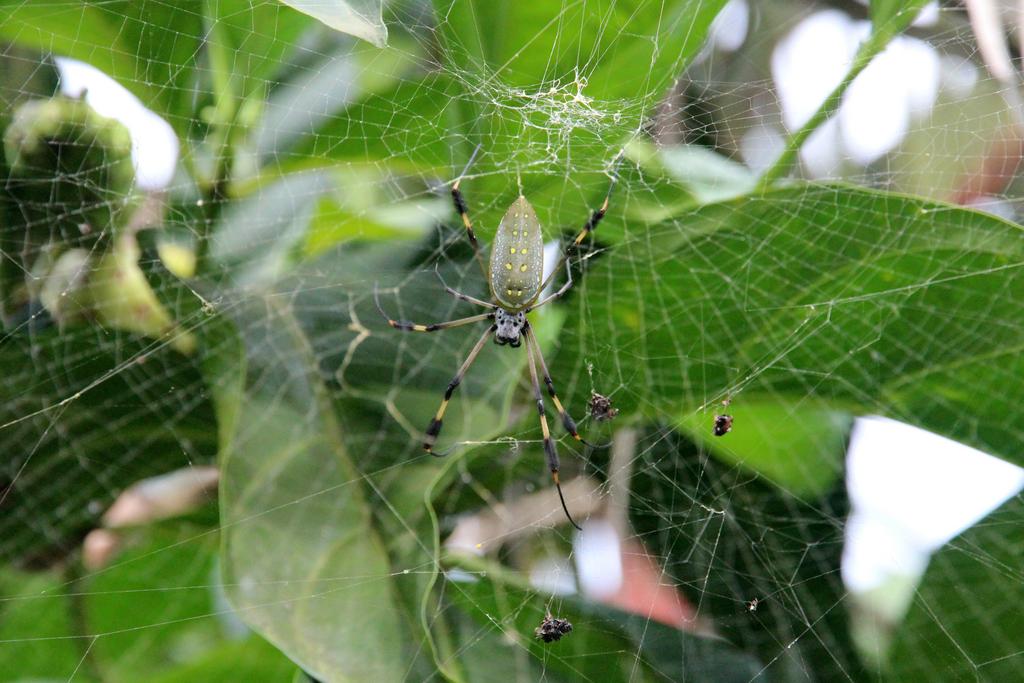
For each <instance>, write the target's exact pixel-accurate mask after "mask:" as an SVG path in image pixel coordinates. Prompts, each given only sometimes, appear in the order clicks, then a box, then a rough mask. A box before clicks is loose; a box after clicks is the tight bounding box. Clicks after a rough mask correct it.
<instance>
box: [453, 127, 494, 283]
mask: <svg viewBox="0 0 1024 683" xmlns="http://www.w3.org/2000/svg"><path fill="white" fill-rule="evenodd" d="M479 151H480V145H477V147H476V149H474V150H473V154H472V156H470V157H469V162H468V163H467V164H466V168H464V169H462V173H461V174H460V175H459V179H458V180H456V181H455V184H454V185H452V202H453V203H454V204H455V211H456V212H457V213H458V214H459V217H460V218H462V224H463V225H464V226H466V236H468V237H469V241H470V243H471V244H472V245H473V253H474V254H475V255H476V262H477V263H478V264H479V265H480V272H481V273H483V274H484V279H485V280H486V279H488V277H487V266H485V265H484V259H483V256H482V255H481V254H480V243H479V242H477V240H476V233H475V232H473V221H471V220H470V219H469V207H467V206H466V198H465V197H463V196H462V192H461V191H460V190H459V184H460V183H461V182H462V176H464V175H465V174H466V171H467V170H468V169H469V167H470V166H471V165H472V164H473V160H474V159H476V155H477V152H479Z"/></svg>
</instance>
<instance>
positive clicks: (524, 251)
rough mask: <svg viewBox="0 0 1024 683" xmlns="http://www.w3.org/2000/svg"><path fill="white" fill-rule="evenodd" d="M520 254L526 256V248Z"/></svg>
mask: <svg viewBox="0 0 1024 683" xmlns="http://www.w3.org/2000/svg"><path fill="white" fill-rule="evenodd" d="M519 253H520V254H522V255H523V256H526V247H523V248H522V249H520V250H519Z"/></svg>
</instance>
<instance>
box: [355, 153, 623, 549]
mask: <svg viewBox="0 0 1024 683" xmlns="http://www.w3.org/2000/svg"><path fill="white" fill-rule="evenodd" d="M479 151H480V148H479V147H477V148H476V150H475V151H474V152H473V155H472V156H471V157H470V159H469V163H467V164H466V168H467V169H468V168H469V166H470V165H472V163H473V160H474V159H475V158H476V155H477V152H479ZM618 159H621V153H620V154H619V155H618V156H617V157H616V161H617V160H618ZM613 163H615V162H614V161H613ZM464 175H465V170H464V171H463V172H462V174H461V175H460V176H459V179H458V180H456V181H455V183H454V184H453V185H452V190H451V194H452V201H453V202H454V204H455V211H456V212H458V214H459V216H460V217H461V218H462V223H463V225H464V226H465V228H466V235H467V237H469V241H470V243H471V244H472V245H473V252H474V254H475V256H476V261H477V263H478V264H479V265H480V270H481V271H482V272H483V276H484V279H486V280H487V282H488V284H489V285H490V290H491V301H483V300H481V299H477V298H474V297H471V296H467V295H465V294H462V293H461V292H457V291H456V290H454V289H452V288H451V287H449V286H448V285H447V284H446V283H445V281H444V279H443V278H441V275H440V273H437V276H438V279H440V280H441V285H442V286H443V287H444V289H445V291H446V292H448V293H449V294H451V295H452V296H454V297H455V298H457V299H460V300H462V301H468V302H469V303H472V304H476V305H477V306H483V307H484V308H488V309H490V312H489V313H480V314H478V315H471V316H469V317H467V318H460V319H458V320H450V321H447V322H442V323H432V324H429V325H422V324H419V323H414V322H410V321H408V320H393V319H392V318H391V317H389V316H388V314H387V313H385V312H384V309H383V307H381V305H380V299H379V297H378V296H377V291H376V288H375V289H374V302H375V303H376V304H377V310H379V311H380V314H381V315H382V316H384V318H385V319H386V320H387V321H388V325H390V326H391V327H393V328H395V329H396V330H402V331H405V332H436V331H438V330H446V329H450V328H452V327H461V326H463V325H471V324H473V323H477V322H483V321H484V320H487V321H490V323H491V324H490V326H489V327H488V328H487V330H485V331H484V333H483V335H482V336H481V337H480V339H479V341H477V343H476V344H475V345H474V346H473V349H472V350H471V351H470V352H469V355H468V356H466V359H465V360H464V361H463V362H462V365H461V366H460V367H459V370H458V372H456V373H455V376H454V377H452V380H451V381H450V382H449V383H448V388H447V389H446V390H445V392H444V398H443V399H442V400H441V405H440V407H439V408H438V409H437V413H435V414H434V418H433V419H432V420H431V421H430V425H429V426H428V427H427V430H426V433H425V437H424V440H423V449H424V450H425V451H427V453H430V454H432V455H438V454H436V453H434V444H435V443H437V438H438V436H439V435H440V433H441V425H442V423H443V420H444V414H445V411H446V410H447V408H448V402H449V401H450V400H451V398H452V394H453V393H455V389H456V388H457V387H458V386H459V384H460V383H461V382H462V379H463V377H465V375H466V372H467V371H468V370H469V367H470V366H471V365H472V364H473V361H474V360H476V357H477V355H479V353H480V350H481V349H483V346H484V344H485V343H486V342H487V339H488V337H490V336H491V335H492V334H493V335H494V342H495V343H496V344H499V345H501V346H505V345H506V344H507V345H508V346H510V347H512V348H517V347H519V346H520V345H521V344H522V340H524V339H525V340H526V357H527V362H528V364H529V367H530V380H531V382H532V384H533V395H534V400H535V401H536V403H537V414H538V415H539V416H540V430H541V434H542V435H543V437H544V453H545V454H546V456H547V463H548V469H550V470H551V478H552V480H553V481H554V483H555V489H556V490H557V491H558V499H559V500H560V501H561V503H562V511H563V512H565V516H566V518H567V519H568V520H569V523H570V524H572V525H573V526H574V527H576V528H577V529H580V526H579V524H577V523H576V522H575V520H573V518H572V515H570V514H569V508H568V506H566V504H565V497H564V496H563V495H562V485H561V483H560V482H559V480H558V470H559V460H558V451H557V450H556V448H555V442H554V441H553V440H552V438H551V432H550V430H549V429H548V418H547V415H546V412H545V409H544V397H543V395H542V394H541V389H540V381H539V380H538V374H537V365H538V364H539V365H540V370H541V373H542V374H543V377H544V384H545V385H546V386H547V389H548V395H549V396H550V397H551V401H552V403H554V405H555V409H556V410H557V411H558V415H559V417H560V418H561V419H562V426H563V427H565V429H566V431H567V432H569V433H570V434H571V435H572V436H573V438H574V439H576V440H577V441H581V442H583V443H586V441H584V440H583V439H582V438H581V437H580V434H579V431H577V429H576V422H575V421H574V420H573V419H572V417H571V416H570V415H569V413H568V412H566V410H565V408H564V407H563V406H562V402H561V401H560V400H558V394H557V393H556V392H555V385H554V382H552V380H551V375H550V374H549V373H548V368H547V364H546V363H545V362H544V356H543V355H542V354H541V351H540V344H539V343H537V339H536V335H535V334H534V332H533V328H532V327H531V326H530V321H529V320H528V319H527V317H526V316H527V314H528V313H529V312H530V311H534V310H536V309H538V308H540V307H541V306H544V305H547V304H548V303H550V302H552V301H554V300H556V299H559V298H561V297H562V296H564V295H565V293H566V292H568V291H569V289H570V288H571V287H572V270H571V269H570V268H569V263H568V261H569V256H570V255H571V254H572V252H573V251H574V250H575V249H576V248H577V247H579V245H580V243H582V242H583V240H584V239H586V237H587V235H589V234H590V233H591V232H592V231H593V230H594V229H595V228H596V227H597V224H598V223H600V222H601V219H602V218H604V215H605V212H606V211H607V210H608V202H609V200H610V199H611V194H612V189H613V188H614V187H615V175H614V173H613V174H612V180H611V184H610V185H609V187H608V192H607V194H606V195H605V197H604V202H603V203H602V204H601V208H599V209H597V210H596V211H594V212H593V213H591V214H590V218H589V219H588V220H587V222H586V224H584V226H583V229H582V230H580V232H579V233H578V234H577V235H576V237H575V239H573V241H572V242H570V243H569V244H567V245H566V247H565V251H564V252H563V253H562V255H561V257H560V258H559V263H558V265H557V266H556V267H555V268H554V269H552V271H551V273H550V274H549V275H548V277H547V278H546V279H544V277H543V275H544V238H543V235H542V234H541V226H540V221H539V220H538V219H537V213H536V212H535V211H534V210H533V206H531V205H530V202H528V201H526V197H524V196H523V195H521V194H520V195H519V198H518V199H516V200H515V201H514V202H512V206H510V207H509V209H508V211H507V212H506V213H505V216H504V217H503V218H502V219H501V223H499V224H498V231H497V233H496V235H495V237H494V244H493V245H492V246H491V258H490V267H489V268H488V267H487V266H485V265H484V261H483V258H482V256H481V252H480V243H479V242H478V241H477V238H476V233H474V232H473V222H472V221H471V220H470V218H469V210H468V207H467V206H466V200H465V198H464V197H463V196H462V192H461V191H460V190H459V184H460V183H461V182H462V176H464ZM563 264H564V265H565V266H566V273H567V278H566V283H565V284H564V285H562V287H561V288H560V289H559V290H558V291H556V292H554V293H553V294H550V295H549V296H547V297H545V298H544V299H542V300H541V301H540V302H537V299H538V298H539V297H540V295H541V293H542V292H543V291H544V290H545V288H546V287H547V286H548V284H549V283H550V282H551V281H552V280H553V279H554V277H555V275H556V274H557V273H558V270H559V268H561V266H562V265H563ZM435 272H437V271H436V270H435ZM588 445H589V444H588Z"/></svg>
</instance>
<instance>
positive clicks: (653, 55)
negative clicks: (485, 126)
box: [434, 0, 725, 100]
mask: <svg viewBox="0 0 1024 683" xmlns="http://www.w3.org/2000/svg"><path fill="white" fill-rule="evenodd" d="M434 5H435V12H436V14H437V16H438V17H441V18H443V21H441V22H440V26H441V29H442V36H443V39H444V47H445V48H446V50H447V51H449V52H450V54H451V56H452V59H453V61H454V62H455V63H456V64H458V65H459V67H461V68H463V69H467V70H470V71H472V72H474V73H476V74H477V75H478V76H479V77H482V78H486V79H487V80H488V81H492V80H494V81H497V82H498V83H501V84H503V85H504V86H505V87H508V88H516V87H518V88H529V89H534V88H539V87H540V86H541V85H545V84H555V85H556V87H557V84H562V85H564V84H567V83H572V82H574V81H575V82H576V83H577V85H578V86H579V87H580V93H581V94H582V95H583V96H586V97H593V98H595V99H598V100H616V99H624V100H632V99H636V98H638V97H658V96H660V95H662V94H663V91H664V90H665V89H667V87H668V85H669V83H670V82H671V80H672V79H673V78H675V77H676V76H678V75H679V74H681V73H682V71H683V68H684V67H685V66H686V63H687V61H688V60H689V59H690V58H691V57H693V55H695V54H696V52H697V50H698V49H699V48H700V46H701V45H702V44H703V42H704V39H705V37H706V35H707V30H708V28H709V27H710V25H711V21H712V20H713V19H714V18H715V15H717V14H718V11H719V10H720V9H721V8H722V6H723V5H725V2H724V0H723V1H719V0H710V1H709V0H668V1H666V0H628V1H625V2H611V1H610V0H602V1H601V2H596V3H588V4H587V5H586V6H584V5H570V6H566V5H565V4H564V3H562V2H557V1H553V0H544V1H542V2H498V3H496V2H487V1H486V0H435V3H434ZM637 70H642V71H641V73H642V77H639V78H637V77H632V76H635V75H637V74H636V71H637ZM627 73H629V74H630V75H631V77H628V78H627V77H624V74H627ZM580 78H582V79H585V80H584V81H580V80H579V79H580Z"/></svg>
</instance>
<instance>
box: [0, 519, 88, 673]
mask: <svg viewBox="0 0 1024 683" xmlns="http://www.w3.org/2000/svg"><path fill="white" fill-rule="evenodd" d="M5 513H6V511H5ZM66 581H67V577H66V576H65V575H62V574H60V573H58V572H56V571H48V572H34V573H29V572H23V571H18V570H16V569H13V568H11V567H8V566H0V671H3V672H4V676H5V680H33V679H38V680H46V679H53V680H67V678H68V676H71V675H72V674H73V673H76V672H77V674H78V676H77V677H80V678H81V680H83V681H92V680H94V679H93V677H92V676H91V675H90V673H91V672H90V671H89V670H88V669H86V670H84V671H79V668H80V667H79V663H80V662H81V660H82V655H83V654H84V653H85V650H86V648H87V647H88V640H87V639H85V638H75V635H76V628H75V623H74V618H73V610H72V606H71V604H70V601H69V600H68V599H67V598H66V597H64V596H63V595H61V589H62V588H63V586H64V584H65V582H66ZM7 676H11V678H7Z"/></svg>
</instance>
